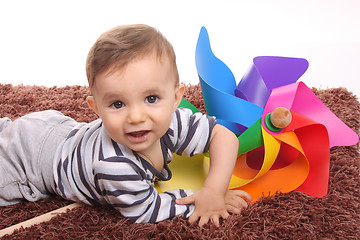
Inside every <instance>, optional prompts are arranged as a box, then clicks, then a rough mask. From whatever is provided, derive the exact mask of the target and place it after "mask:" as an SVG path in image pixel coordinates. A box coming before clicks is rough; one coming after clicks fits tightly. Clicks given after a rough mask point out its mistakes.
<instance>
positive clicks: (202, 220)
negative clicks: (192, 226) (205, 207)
mask: <svg viewBox="0 0 360 240" xmlns="http://www.w3.org/2000/svg"><path fill="white" fill-rule="evenodd" d="M208 222H209V217H208V216H202V217H200V221H199V226H200V227H202V226H204V225H205V224H207V223H208Z"/></svg>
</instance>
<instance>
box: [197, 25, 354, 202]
mask: <svg viewBox="0 0 360 240" xmlns="http://www.w3.org/2000/svg"><path fill="white" fill-rule="evenodd" d="M195 60H196V67H197V71H198V75H199V79H200V84H201V88H202V92H203V96H204V101H205V105H206V110H207V114H208V115H213V116H216V117H217V120H218V123H220V124H222V125H224V126H226V127H227V128H229V129H230V130H232V131H233V132H234V133H235V134H239V137H238V139H239V143H240V146H239V157H238V160H237V163H236V167H235V170H234V173H233V176H232V179H231V182H230V186H229V188H230V189H242V190H245V191H247V192H249V193H250V195H252V197H253V199H254V200H257V199H258V198H259V197H261V196H263V195H266V194H274V193H276V192H289V191H292V190H297V191H301V192H303V193H305V194H308V195H310V196H314V197H322V196H325V195H326V194H327V188H328V180H329V161H330V148H331V147H333V146H348V145H353V144H356V143H357V142H358V140H359V139H358V136H357V134H356V133H355V132H354V131H352V130H351V129H350V128H349V127H348V126H346V125H345V124H344V123H343V122H342V121H341V120H340V119H339V118H337V117H336V115H335V114H333V113H332V112H331V111H330V110H329V109H328V108H327V107H326V106H325V105H324V104H323V103H322V102H321V101H320V100H319V99H318V98H317V97H316V96H315V95H314V94H313V92H312V91H311V90H310V89H309V88H308V87H307V86H306V85H305V84H304V83H302V82H296V81H297V80H298V79H299V78H300V77H301V76H302V75H303V74H304V73H305V71H306V70H307V68H308V62H307V61H306V60H305V59H301V58H285V57H267V56H265V57H256V58H254V60H253V63H252V65H251V67H250V68H249V70H248V72H247V73H245V75H244V76H243V78H242V79H241V80H240V82H239V84H238V85H237V86H236V81H235V78H234V75H233V74H232V72H231V70H230V69H229V68H228V67H227V66H226V65H225V64H224V63H223V62H222V61H221V60H219V59H218V58H217V57H216V56H215V55H214V54H213V52H212V50H211V47H210V41H209V36H208V33H207V31H206V29H205V28H204V27H203V28H202V29H201V31H200V35H199V39H198V43H197V46H196V54H195ZM279 113H282V114H283V113H285V114H286V115H287V118H286V119H285V120H287V123H286V122H285V123H281V122H280V123H279V122H278V121H279V120H282V119H281V118H277V117H276V115H277V114H279Z"/></svg>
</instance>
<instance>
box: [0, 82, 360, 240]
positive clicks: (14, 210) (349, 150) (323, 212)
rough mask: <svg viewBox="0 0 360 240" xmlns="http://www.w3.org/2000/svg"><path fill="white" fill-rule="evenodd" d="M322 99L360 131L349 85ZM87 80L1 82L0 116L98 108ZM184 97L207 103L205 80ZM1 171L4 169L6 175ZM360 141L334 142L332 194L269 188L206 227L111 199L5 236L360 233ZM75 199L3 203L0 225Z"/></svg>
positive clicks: (86, 112)
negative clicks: (142, 214)
mask: <svg viewBox="0 0 360 240" xmlns="http://www.w3.org/2000/svg"><path fill="white" fill-rule="evenodd" d="M312 90H313V92H314V93H315V94H316V95H317V96H318V97H319V98H320V100H321V101H322V102H323V103H324V104H325V105H326V106H327V107H328V108H329V109H330V110H332V112H334V113H335V114H336V115H337V116H338V117H339V118H340V119H341V120H343V121H344V122H345V123H346V124H347V125H348V126H349V127H351V128H352V129H353V130H354V131H356V132H357V133H359V120H360V104H359V102H358V100H357V98H356V97H355V96H354V95H353V94H352V93H351V92H349V91H347V90H346V89H344V88H333V89H326V90H318V89H312ZM87 94H88V88H87V87H83V86H68V87H53V88H47V87H40V86H21V85H20V86H12V85H2V84H0V117H5V116H7V117H10V118H11V119H16V118H18V117H20V116H22V115H24V114H26V113H30V112H34V111H40V110H47V109H55V110H59V111H61V112H63V113H64V114H65V115H68V116H70V117H73V118H74V119H76V120H77V121H84V122H89V121H92V120H94V119H96V115H95V114H94V113H93V112H92V111H91V110H90V109H89V108H88V106H87V104H86V102H85V98H86V96H87ZM185 98H186V99H188V100H189V101H190V102H192V103H193V104H194V105H195V106H196V107H198V108H199V109H200V110H201V111H203V112H204V111H205V108H204V104H203V100H202V98H201V89H200V87H199V85H188V86H187V90H186V93H185ZM0 177H2V176H0ZM359 197H360V176H359V145H356V146H350V147H334V148H332V149H331V155H330V182H329V192H328V195H327V196H326V197H323V198H314V197H309V196H307V195H305V194H302V193H300V192H296V191H293V192H290V193H286V194H283V193H279V194H277V195H274V196H266V197H263V198H262V199H261V200H259V201H257V202H256V203H255V204H253V205H251V206H249V207H248V208H247V209H245V210H244V211H243V212H242V214H241V215H232V216H230V217H229V218H228V219H227V220H223V221H222V222H221V226H220V227H219V228H215V227H214V226H212V225H210V224H208V225H205V226H204V227H202V228H200V227H198V226H197V225H191V224H189V223H188V222H187V221H186V220H183V219H181V218H174V219H171V220H166V221H163V222H160V223H157V224H149V223H147V224H132V223H131V222H129V221H128V220H127V219H126V218H124V217H122V216H121V215H120V214H119V213H118V212H117V211H116V210H114V209H112V208H110V207H108V206H103V207H92V206H84V207H80V208H75V209H72V210H69V211H67V212H66V213H63V214H60V215H58V216H56V217H54V218H52V219H51V220H50V221H48V222H44V223H41V224H39V225H35V226H32V227H29V228H25V229H23V228H22V229H20V230H16V231H15V232H14V233H13V234H11V235H6V236H4V237H3V239H360V228H359V225H360V214H359V213H360V203H359ZM70 203H71V202H69V201H65V200H63V199H61V198H59V197H57V196H52V197H49V198H48V199H45V200H42V201H38V202H34V203H33V202H23V203H20V204H17V205H14V206H9V207H0V229H4V228H6V227H9V226H12V225H14V224H16V223H19V222H22V221H24V220H27V219H30V218H33V217H35V216H39V215H42V214H44V213H46V212H49V211H52V210H54V209H57V208H60V207H63V206H66V205H68V204H70Z"/></svg>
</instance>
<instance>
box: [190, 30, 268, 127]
mask: <svg viewBox="0 0 360 240" xmlns="http://www.w3.org/2000/svg"><path fill="white" fill-rule="evenodd" d="M195 63H196V68H197V71H198V75H199V79H200V84H201V88H202V92H203V96H204V101H205V106H206V111H207V114H208V115H211V116H216V117H217V119H218V122H219V123H220V124H222V125H224V126H226V127H228V128H229V129H230V130H232V131H233V132H234V133H239V130H238V128H237V125H236V123H237V124H240V125H243V126H245V127H250V126H251V125H252V124H253V123H255V122H256V121H257V120H258V119H259V118H260V117H261V115H262V112H263V110H264V109H263V108H261V107H259V106H257V105H255V104H253V103H251V102H248V101H245V100H243V99H241V98H238V97H236V96H235V95H234V94H235V89H236V81H235V78H234V75H233V74H232V72H231V70H230V69H229V68H228V67H227V66H226V64H224V63H223V62H222V61H221V60H220V59H218V58H217V57H216V56H215V55H214V54H213V52H212V50H211V46H210V40H209V35H208V33H207V30H206V28H205V27H202V28H201V31H200V34H199V38H198V42H197V45H196V52H195Z"/></svg>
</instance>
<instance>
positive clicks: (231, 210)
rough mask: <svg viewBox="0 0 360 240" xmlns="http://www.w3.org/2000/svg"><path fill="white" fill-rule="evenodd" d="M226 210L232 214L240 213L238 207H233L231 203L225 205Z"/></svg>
mask: <svg viewBox="0 0 360 240" xmlns="http://www.w3.org/2000/svg"><path fill="white" fill-rule="evenodd" d="M226 210H227V211H228V212H229V213H233V214H238V215H239V214H240V213H241V210H240V208H237V207H234V206H232V205H226Z"/></svg>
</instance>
